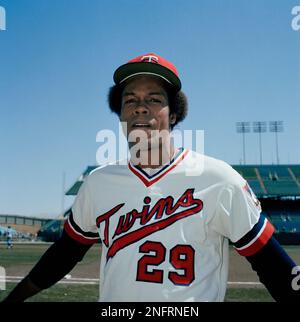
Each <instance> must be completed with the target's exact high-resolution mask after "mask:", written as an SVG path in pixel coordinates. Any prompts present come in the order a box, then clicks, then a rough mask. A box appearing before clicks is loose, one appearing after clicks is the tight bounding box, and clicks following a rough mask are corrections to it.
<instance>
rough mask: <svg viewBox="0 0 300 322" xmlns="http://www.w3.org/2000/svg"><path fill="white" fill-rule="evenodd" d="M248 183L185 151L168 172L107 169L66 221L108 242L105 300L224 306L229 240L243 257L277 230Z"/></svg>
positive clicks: (84, 190)
mask: <svg viewBox="0 0 300 322" xmlns="http://www.w3.org/2000/svg"><path fill="white" fill-rule="evenodd" d="M260 212H261V209H260V205H259V202H258V201H257V199H256V198H255V195H254V194H253V193H252V191H251V189H250V187H249V186H248V185H247V183H246V181H245V180H244V179H243V178H242V177H241V176H240V175H239V174H238V173H237V172H236V171H235V170H234V169H233V168H232V167H230V166H229V165H228V164H227V163H225V162H223V161H220V160H216V159H213V158H210V157H207V156H203V155H200V154H197V153H195V152H193V151H189V150H184V149H181V150H180V151H179V152H178V153H177V155H176V156H175V157H174V158H173V160H172V162H171V163H170V164H168V165H166V166H164V167H162V168H161V169H158V170H155V171H153V170H152V171H151V173H150V172H149V171H148V173H147V170H142V169H140V168H138V167H136V166H134V165H133V164H131V163H130V162H129V164H128V165H117V164H109V165H106V166H104V167H99V168H97V169H96V170H94V171H93V172H91V174H90V175H89V176H88V177H87V178H86V180H85V182H84V183H83V185H82V186H81V188H80V190H79V193H78V195H77V197H76V200H75V202H74V205H73V207H72V214H71V216H70V217H69V219H68V220H67V221H66V223H65V230H66V232H67V233H68V234H69V235H70V236H71V237H72V238H75V239H76V240H78V241H80V242H82V243H93V242H96V241H97V240H98V239H99V236H100V238H101V241H102V255H101V265H100V300H101V301H135V302H136V301H145V302H148V301H149V302H150V301H155V302H158V301H178V302H182V301H223V299H224V296H225V291H226V284H227V276H228V240H229V239H230V240H231V241H232V242H233V243H236V248H237V250H238V251H239V252H240V253H241V254H242V255H246V256H247V255H251V254H254V253H255V252H257V251H258V250H259V249H261V247H262V246H263V245H264V244H265V243H266V242H267V241H268V239H269V238H270V237H271V235H272V233H273V227H272V225H271V224H270V223H269V222H268V221H267V220H266V219H264V218H261V217H260Z"/></svg>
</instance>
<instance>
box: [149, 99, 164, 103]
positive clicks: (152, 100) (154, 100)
mask: <svg viewBox="0 0 300 322" xmlns="http://www.w3.org/2000/svg"><path fill="white" fill-rule="evenodd" d="M149 101H150V102H152V103H161V100H160V99H158V98H151V99H150V100H149Z"/></svg>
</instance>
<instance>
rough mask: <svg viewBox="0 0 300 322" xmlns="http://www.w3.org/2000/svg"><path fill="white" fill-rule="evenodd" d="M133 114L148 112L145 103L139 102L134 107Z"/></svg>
mask: <svg viewBox="0 0 300 322" xmlns="http://www.w3.org/2000/svg"><path fill="white" fill-rule="evenodd" d="M134 114H149V109H148V107H147V106H146V105H145V103H142V102H140V103H139V104H138V105H137V106H136V108H135V109H134Z"/></svg>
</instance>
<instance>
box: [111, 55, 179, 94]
mask: <svg viewBox="0 0 300 322" xmlns="http://www.w3.org/2000/svg"><path fill="white" fill-rule="evenodd" d="M145 74H146V75H156V76H159V77H161V78H162V79H164V80H165V81H166V82H168V83H169V84H171V85H173V86H174V88H175V89H176V90H177V91H180V89H181V81H180V79H179V75H178V71H177V68H176V67H175V65H173V64H172V63H171V62H169V61H167V60H166V59H164V58H163V57H160V56H158V55H156V54H154V53H149V54H145V55H141V56H138V57H136V58H133V59H131V60H129V62H127V63H126V64H124V65H122V66H120V67H119V68H118V69H117V70H116V71H115V73H114V82H115V83H116V84H117V85H118V84H121V83H122V82H124V81H125V80H127V79H128V78H130V77H133V76H136V75H145Z"/></svg>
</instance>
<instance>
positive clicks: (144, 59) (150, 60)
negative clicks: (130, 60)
mask: <svg viewBox="0 0 300 322" xmlns="http://www.w3.org/2000/svg"><path fill="white" fill-rule="evenodd" d="M141 61H142V62H148V63H158V57H157V56H154V55H146V56H143V57H142V58H141Z"/></svg>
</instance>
